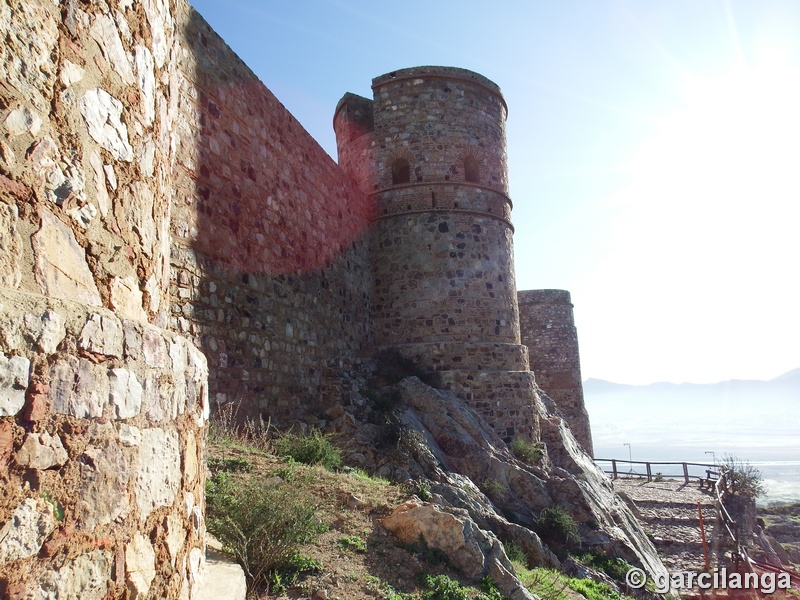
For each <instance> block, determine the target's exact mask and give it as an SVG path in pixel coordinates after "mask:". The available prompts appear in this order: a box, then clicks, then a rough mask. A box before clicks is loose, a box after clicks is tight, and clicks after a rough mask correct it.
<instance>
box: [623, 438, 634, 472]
mask: <svg viewBox="0 0 800 600" xmlns="http://www.w3.org/2000/svg"><path fill="white" fill-rule="evenodd" d="M622 445H623V446H627V447H628V467H629V469H628V473H629V474H630V475H633V474H634V473H633V455H632V454H631V445H630V444H629V443H628V442H625V443H624V444H622Z"/></svg>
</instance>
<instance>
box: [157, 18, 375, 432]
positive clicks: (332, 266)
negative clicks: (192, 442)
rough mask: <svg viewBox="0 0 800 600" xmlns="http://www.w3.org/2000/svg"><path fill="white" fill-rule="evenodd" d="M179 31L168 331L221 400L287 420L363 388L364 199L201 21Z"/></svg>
mask: <svg viewBox="0 0 800 600" xmlns="http://www.w3.org/2000/svg"><path fill="white" fill-rule="evenodd" d="M180 30H181V32H182V33H181V35H182V37H183V40H184V47H183V48H182V52H181V55H180V60H179V66H180V73H179V87H180V90H181V95H180V97H181V102H180V105H179V110H178V120H179V129H178V131H179V144H178V150H177V163H178V164H177V167H176V190H177V191H176V197H175V202H174V206H173V211H172V223H171V232H172V243H173V251H172V260H173V271H172V272H173V279H172V288H171V291H172V302H173V304H172V316H171V320H170V323H171V326H172V327H173V328H174V329H176V330H177V331H180V332H183V333H186V334H187V335H190V336H191V337H192V338H193V339H195V340H196V341H197V343H198V345H200V346H201V347H202V348H203V351H204V352H205V353H206V355H207V356H208V360H209V365H210V368H211V375H210V382H209V385H210V391H211V398H212V401H213V402H219V403H226V402H232V401H235V402H236V403H237V405H240V406H241V410H240V416H246V415H256V414H263V415H264V416H265V417H271V418H272V419H273V421H277V422H278V423H284V424H288V423H289V421H290V420H291V419H292V418H296V417H298V416H299V415H300V414H301V413H302V412H303V410H304V409H305V410H307V411H315V410H316V409H317V408H318V407H319V406H322V405H330V404H332V403H335V402H339V401H342V400H343V399H345V397H346V396H347V394H351V393H352V392H353V389H354V387H355V389H357V382H351V380H350V376H351V374H353V373H357V372H359V370H360V366H359V365H360V360H361V358H362V357H363V355H364V354H365V353H366V352H367V347H368V345H369V343H370V330H371V326H370V310H369V309H370V305H371V302H372V282H371V278H370V268H369V255H368V242H367V227H368V222H369V217H370V210H369V203H368V199H367V197H366V196H365V195H364V194H362V193H360V191H359V190H358V189H357V188H356V187H355V185H354V184H353V182H352V181H351V180H350V179H349V178H348V177H347V176H346V175H345V174H344V173H343V172H342V171H341V170H340V169H339V167H338V166H337V165H336V163H334V161H333V160H331V159H330V157H329V156H328V155H327V154H326V153H325V152H324V151H323V150H322V148H321V147H320V146H319V145H318V144H317V142H316V141H314V140H313V139H312V138H311V137H310V136H309V135H308V133H307V132H306V131H305V130H304V129H303V128H302V127H301V126H300V125H299V123H298V122H297V120H296V119H295V118H294V117H293V116H292V115H291V114H290V113H289V112H288V111H286V109H285V108H284V107H283V105H282V104H281V103H280V102H279V101H278V100H277V99H276V98H275V96H274V95H273V94H272V93H271V92H270V91H269V90H268V89H267V88H266V87H264V85H263V84H262V83H261V82H260V81H259V80H258V78H257V77H256V76H255V75H254V74H253V73H252V72H251V71H250V70H249V69H248V68H247V66H246V65H244V64H243V63H242V62H241V61H240V60H239V59H238V57H237V56H236V55H235V54H234V53H233V52H232V51H231V50H230V48H228V46H227V45H226V44H225V43H224V41H223V40H222V39H221V38H220V37H219V36H218V35H217V34H216V33H214V32H213V31H212V30H211V29H210V28H209V26H208V25H207V24H206V23H205V21H204V20H203V19H202V18H201V17H200V16H199V15H197V14H196V13H194V12H193V11H191V10H190V9H188V8H187V10H186V11H185V12H183V13H181V15H180Z"/></svg>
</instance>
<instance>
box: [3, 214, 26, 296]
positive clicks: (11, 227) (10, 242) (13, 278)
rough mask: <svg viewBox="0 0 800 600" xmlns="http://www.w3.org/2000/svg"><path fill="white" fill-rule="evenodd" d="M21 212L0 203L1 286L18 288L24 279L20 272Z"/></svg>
mask: <svg viewBox="0 0 800 600" xmlns="http://www.w3.org/2000/svg"><path fill="white" fill-rule="evenodd" d="M18 220H19V210H18V209H17V207H16V206H15V205H13V204H5V203H3V202H0V285H5V286H8V287H12V288H16V287H18V286H19V284H20V281H21V279H22V273H21V272H20V270H19V267H20V262H19V261H20V258H21V256H22V237H21V236H20V235H19V232H18V231H17V221H18Z"/></svg>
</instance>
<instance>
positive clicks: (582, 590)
mask: <svg viewBox="0 0 800 600" xmlns="http://www.w3.org/2000/svg"><path fill="white" fill-rule="evenodd" d="M568 583H569V587H570V589H572V590H575V591H576V592H578V593H579V594H581V595H582V596H583V597H584V598H586V600H622V597H621V596H620V594H619V592H617V591H615V590H613V589H612V588H611V586H610V585H608V584H607V583H602V582H599V581H593V580H592V579H576V578H575V577H570V578H569V580H568Z"/></svg>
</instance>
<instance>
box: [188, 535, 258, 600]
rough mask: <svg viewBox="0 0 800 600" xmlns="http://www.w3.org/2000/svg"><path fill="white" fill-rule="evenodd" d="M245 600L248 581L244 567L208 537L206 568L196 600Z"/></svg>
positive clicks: (214, 540)
mask: <svg viewBox="0 0 800 600" xmlns="http://www.w3.org/2000/svg"><path fill="white" fill-rule="evenodd" d="M222 598H224V599H225V600H245V599H246V598H247V581H246V580H245V577H244V571H242V567H240V566H239V565H237V564H236V563H235V562H233V561H232V560H231V558H230V557H229V556H228V555H227V554H225V553H224V552H223V551H222V544H220V543H219V542H218V541H217V540H216V539H214V538H213V537H212V536H210V535H207V536H206V566H205V570H204V572H203V580H202V583H201V584H200V592H199V593H198V594H197V596H196V597H195V600H221V599H222Z"/></svg>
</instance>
